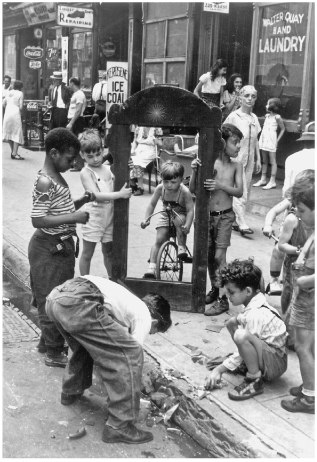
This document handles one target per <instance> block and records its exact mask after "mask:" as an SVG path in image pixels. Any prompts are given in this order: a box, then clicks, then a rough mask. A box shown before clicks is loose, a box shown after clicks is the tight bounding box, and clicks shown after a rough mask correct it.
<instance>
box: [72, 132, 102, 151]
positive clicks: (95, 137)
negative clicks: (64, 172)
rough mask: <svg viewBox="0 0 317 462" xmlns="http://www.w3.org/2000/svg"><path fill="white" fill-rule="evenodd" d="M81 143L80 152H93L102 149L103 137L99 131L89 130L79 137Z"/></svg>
mask: <svg viewBox="0 0 317 462" xmlns="http://www.w3.org/2000/svg"><path fill="white" fill-rule="evenodd" d="M78 139H79V141H80V150H81V151H82V152H83V151H87V150H89V151H91V149H99V148H101V147H102V141H101V137H100V135H99V132H98V130H93V129H91V128H90V129H88V130H85V131H84V132H83V133H81V134H80V135H79V136H78Z"/></svg>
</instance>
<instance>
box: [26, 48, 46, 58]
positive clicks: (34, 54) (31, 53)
mask: <svg viewBox="0 0 317 462" xmlns="http://www.w3.org/2000/svg"><path fill="white" fill-rule="evenodd" d="M43 54H44V52H43V48H40V47H30V46H29V47H26V48H24V56H25V57H26V58H29V59H41V58H43Z"/></svg>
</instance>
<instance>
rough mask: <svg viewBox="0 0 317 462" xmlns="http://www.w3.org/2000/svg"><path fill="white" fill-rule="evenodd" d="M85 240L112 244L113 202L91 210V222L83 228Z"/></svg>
mask: <svg viewBox="0 0 317 462" xmlns="http://www.w3.org/2000/svg"><path fill="white" fill-rule="evenodd" d="M81 230H82V235H83V239H84V240H85V241H88V242H102V243H107V242H112V240H113V202H107V203H103V204H102V207H96V208H95V209H94V208H92V209H90V210H89V220H88V221H87V223H86V224H85V225H82V227H81Z"/></svg>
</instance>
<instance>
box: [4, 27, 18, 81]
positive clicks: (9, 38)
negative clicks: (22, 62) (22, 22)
mask: <svg viewBox="0 0 317 462" xmlns="http://www.w3.org/2000/svg"><path fill="white" fill-rule="evenodd" d="M3 41H4V43H3V49H4V56H3V75H9V76H10V77H11V79H16V70H17V69H16V43H15V35H5V36H4V40H3Z"/></svg>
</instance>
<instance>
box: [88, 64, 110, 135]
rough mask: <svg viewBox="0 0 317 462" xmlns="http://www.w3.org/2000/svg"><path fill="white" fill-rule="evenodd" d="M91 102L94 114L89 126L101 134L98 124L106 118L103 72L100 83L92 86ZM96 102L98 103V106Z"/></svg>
mask: <svg viewBox="0 0 317 462" xmlns="http://www.w3.org/2000/svg"><path fill="white" fill-rule="evenodd" d="M91 97H92V100H93V101H94V104H95V112H94V114H93V115H92V118H91V121H90V126H91V127H92V128H96V129H97V130H99V133H100V134H101V132H102V127H101V126H100V122H102V121H103V120H104V118H105V117H106V100H107V73H106V72H104V73H103V74H102V77H101V81H100V82H97V83H96V84H95V85H94V88H93V90H92V96H91ZM98 102H100V103H99V104H98Z"/></svg>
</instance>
